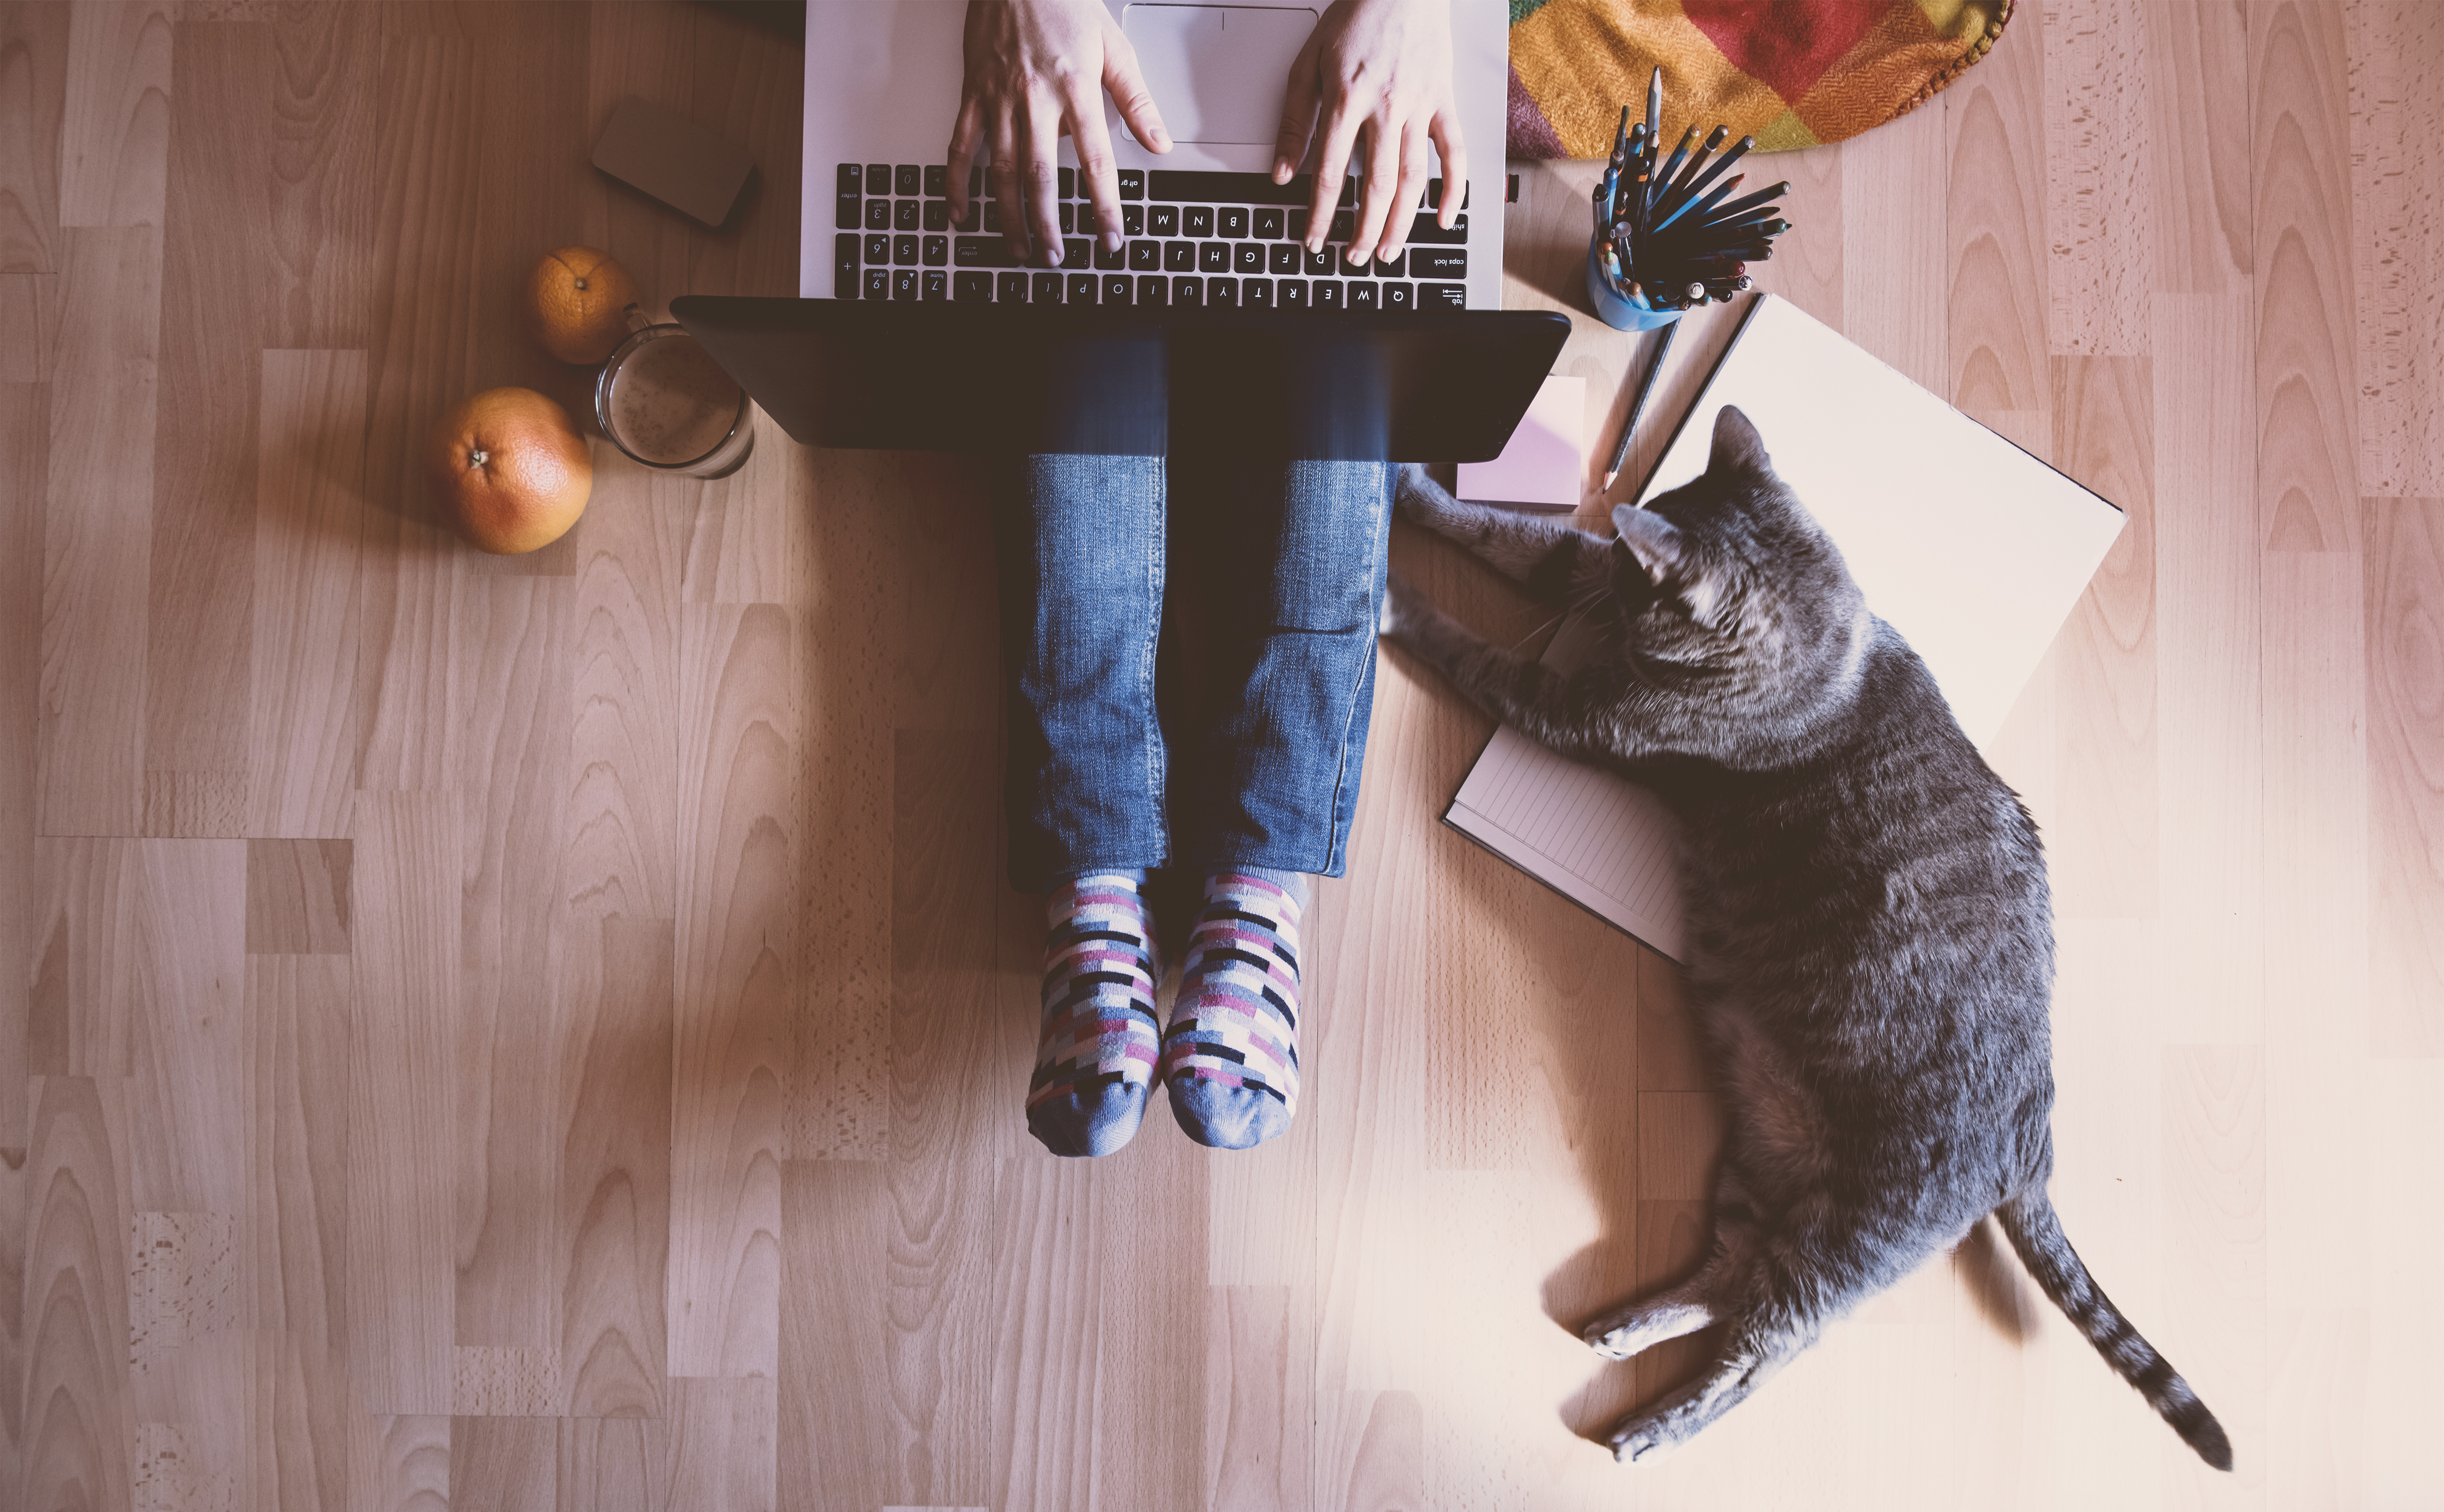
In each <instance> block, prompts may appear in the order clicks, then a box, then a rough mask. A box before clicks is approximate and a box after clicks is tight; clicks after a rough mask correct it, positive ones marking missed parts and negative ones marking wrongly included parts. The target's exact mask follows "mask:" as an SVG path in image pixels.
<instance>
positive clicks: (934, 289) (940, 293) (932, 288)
mask: <svg viewBox="0 0 2444 1512" xmlns="http://www.w3.org/2000/svg"><path fill="white" fill-rule="evenodd" d="M925 297H926V298H927V299H949V298H950V297H951V270H950V269H949V268H947V267H929V268H927V269H925Z"/></svg>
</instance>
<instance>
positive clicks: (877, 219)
mask: <svg viewBox="0 0 2444 1512" xmlns="http://www.w3.org/2000/svg"><path fill="white" fill-rule="evenodd" d="M865 229H866V230H870V231H887V230H890V229H891V201H889V200H887V199H869V200H867V201H866V202H865Z"/></svg>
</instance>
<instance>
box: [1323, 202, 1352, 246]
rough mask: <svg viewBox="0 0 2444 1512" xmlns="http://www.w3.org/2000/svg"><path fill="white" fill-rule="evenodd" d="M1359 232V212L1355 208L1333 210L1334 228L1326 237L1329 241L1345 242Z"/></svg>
mask: <svg viewBox="0 0 2444 1512" xmlns="http://www.w3.org/2000/svg"><path fill="white" fill-rule="evenodd" d="M1357 232H1358V212H1356V211H1354V210H1336V211H1334V212H1332V230H1330V231H1329V232H1327V233H1326V234H1325V236H1324V240H1325V241H1328V242H1345V241H1347V240H1349V238H1350V237H1352V236H1354V235H1356V234H1357Z"/></svg>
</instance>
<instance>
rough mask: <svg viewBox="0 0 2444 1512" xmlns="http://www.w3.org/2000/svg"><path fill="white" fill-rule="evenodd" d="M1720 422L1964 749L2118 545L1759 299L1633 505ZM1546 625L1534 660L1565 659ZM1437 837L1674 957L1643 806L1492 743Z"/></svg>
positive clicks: (2010, 454) (2015, 463)
mask: <svg viewBox="0 0 2444 1512" xmlns="http://www.w3.org/2000/svg"><path fill="white" fill-rule="evenodd" d="M1726 404H1736V405H1738V406H1739V407H1740V409H1741V410H1742V411H1743V412H1745V413H1746V414H1747V415H1748V417H1749V418H1750V420H1752V421H1754V422H1755V424H1756V428H1757V433H1758V434H1760V435H1761V436H1763V437H1764V440H1765V446H1766V451H1767V452H1768V453H1769V454H1770V455H1771V456H1772V458H1773V466H1774V470H1775V471H1776V472H1778V473H1780V474H1781V475H1782V478H1783V480H1784V481H1785V482H1787V483H1788V484H1789V485H1790V487H1791V489H1793V491H1795V492H1796V493H1797V494H1798V495H1799V498H1800V501H1801V502H1802V503H1803V504H1805V505H1806V506H1807V507H1808V509H1809V510H1810V511H1811V512H1812V513H1813V514H1814V515H1815V516H1816V518H1817V520H1818V521H1819V522H1820V523H1821V524H1822V525H1823V526H1824V529H1825V531H1826V533H1827V534H1829V535H1831V536H1832V538H1833V541H1834V544H1836V545H1839V546H1840V547H1841V548H1842V556H1843V558H1845V559H1846V560H1847V561H1848V562H1849V566H1850V572H1851V575H1852V576H1853V577H1855V578H1857V579H1858V580H1859V585H1860V587H1861V589H1862V590H1864V592H1865V594H1866V598H1867V607H1868V608H1869V609H1871V610H1873V611H1874V612H1875V613H1876V614H1878V615H1880V616H1882V617H1883V618H1885V619H1886V620H1888V621H1890V622H1891V624H1892V625H1893V627H1894V628H1895V629H1897V630H1898V631H1899V632H1900V633H1901V635H1902V636H1904V637H1906V638H1907V639H1908V641H1909V643H1910V645H1911V647H1912V648H1913V649H1914V650H1916V652H1917V654H1918V655H1919V656H1920V657H1921V658H1923V659H1924V660H1925V662H1926V664H1927V667H1928V669H1929V670H1930V671H1932V672H1933V673H1935V682H1936V683H1937V685H1939V686H1940V687H1941V688H1942V690H1943V692H1944V696H1945V697H1946V698H1948V699H1950V700H1951V703H1952V710H1953V715H1954V716H1955V717H1957V718H1958V719H1959V721H1960V727H1961V728H1962V729H1963V730H1965V731H1967V733H1968V735H1969V738H1970V739H1971V740H1972V741H1974V742H1976V743H1977V744H1978V745H1979V746H1981V747H1983V746H1985V745H1986V744H1987V743H1988V742H1990V741H1991V740H1992V739H1993V738H1994V736H1995V735H1996V733H1997V732H1998V731H1999V730H2000V729H2001V728H2002V725H2003V721H2004V719H2005V717H2006V716H2007V715H2009V712H2010V710H2011V705H2012V703H2013V702H2014V701H2015V700H2016V699H2017V698H2018V697H2019V694H2020V690H2021V689H2022V688H2024V687H2026V686H2027V681H2028V678H2029V677H2030V675H2032V674H2033V673H2035V672H2036V669H2037V664H2038V662H2040V661H2041V660H2043V659H2044V657H2045V655H2046V648H2047V647H2048V646H2049V645H2051V644H2052V642H2053V637H2054V636H2055V634H2056V633H2057V632H2058V631H2060V630H2061V629H2062V625H2063V621H2064V619H2066V618H2069V616H2070V612H2071V610H2072V609H2073V608H2074V607H2075V606H2076V605H2077V604H2078V602H2079V597H2080V595H2081V594H2082V593H2083V592H2084V591H2086V587H2087V581H2088V580H2089V579H2090V578H2091V577H2093V576H2095V573H2096V569H2097V567H2098V565H2099V564H2100V563H2101V562H2103V561H2104V555H2105V553H2106V552H2107V551H2109V550H2111V549H2112V546H2113V543H2114V540H2115V538H2116V537H2118V536H2119V535H2120V533H2121V526H2122V515H2121V511H2120V509H2118V508H2116V507H2114V506H2113V505H2112V504H2110V503H2108V502H2107V501H2105V500H2104V499H2102V498H2101V497H2100V496H2098V495H2097V494H2096V493H2094V492H2093V491H2091V490H2090V489H2086V488H2083V487H2082V486H2081V485H2080V484H2078V483H2075V482H2073V481H2072V480H2071V479H2069V478H2067V477H2064V475H2063V474H2062V473H2060V472H2057V471H2055V470H2053V469H2052V468H2050V467H2048V466H2046V464H2045V463H2044V462H2041V461H2039V460H2038V459H2037V458H2035V457H2033V456H2031V455H2029V454H2028V453H2027V452H2024V451H2022V450H2021V449H2020V448H2018V447H2017V446H2014V445H2012V444H2011V443H2010V442H2009V441H2007V440H2005V439H2003V438H2002V437H2001V436H1999V435H1997V434H1995V433H1993V432H1991V431H1990V430H1988V429H1987V428H1986V427H1984V426H1982V425H1980V424H1978V423H1977V422H1976V421H1974V420H1972V419H1971V418H1969V416H1967V415H1963V414H1961V413H1960V412H1959V411H1958V410H1955V409H1953V407H1952V406H1951V405H1949V404H1946V403H1945V402H1944V401H1943V400H1941V399H1939V398H1937V397H1935V396H1934V395H1932V394H1930V393H1928V392H1927V391H1926V390H1924V389H1922V388H1920V387H1918V386H1917V385H1916V383H1913V382H1911V381H1910V380H1909V379H1908V378H1904V377H1902V376H1901V375H1900V374H1899V373H1898V372H1896V371H1894V370H1893V369H1892V368H1890V367H1887V366H1885V365H1884V364H1883V363H1882V362H1880V361H1879V360H1876V359H1875V358H1873V357H1870V356H1869V355H1867V353H1866V352H1864V351H1863V350H1861V349H1860V348H1859V347H1857V346H1854V345H1852V344H1851V343H1850V342H1849V341H1845V340H1844V339H1843V338H1842V336H1841V335H1840V334H1839V333H1837V332H1835V331H1834V330H1832V329H1831V328H1830V327H1828V326H1826V325H1824V324H1823V323H1820V322H1818V321H1816V320H1814V319H1812V318H1810V317H1809V316H1808V315H1806V314H1805V312H1803V311H1802V310H1800V309H1799V308H1798V307H1797V306H1796V305H1793V304H1790V303H1788V302H1787V301H1785V300H1779V299H1775V298H1773V297H1771V296H1770V295H1762V296H1759V297H1758V298H1757V299H1756V300H1755V301H1754V302H1753V303H1752V304H1750V307H1749V308H1748V309H1747V310H1746V311H1744V312H1742V319H1741V323H1740V324H1739V326H1738V327H1737V329H1736V330H1735V331H1734V332H1733V333H1732V335H1731V342H1730V345H1729V347H1728V348H1727V349H1726V350H1725V352H1724V353H1723V355H1722V358H1721V360H1720V361H1719V362H1718V363H1717V364H1716V365H1715V367H1714V369H1713V374H1712V376H1711V377H1709V378H1706V379H1705V381H1704V384H1703V387H1702V389H1701V391H1700V392H1699V393H1698V395H1697V396H1696V400H1695V402H1694V404H1693V405H1691V406H1690V407H1689V408H1688V409H1686V410H1685V411H1684V412H1683V413H1682V415H1681V419H1680V425H1679V429H1678V430H1677V431H1676V433H1674V435H1673V437H1672V439H1671V441H1670V442H1669V443H1667V444H1666V445H1665V447H1664V449H1663V454H1662V459H1661V460H1660V461H1659V462H1658V463H1657V465H1656V467H1655V470H1654V471H1653V472H1652V473H1650V474H1649V475H1648V477H1647V480H1646V484H1645V486H1644V487H1643V488H1641V489H1639V493H1638V502H1639V504H1641V505H1643V504H1644V503H1645V502H1646V501H1647V500H1648V499H1651V498H1654V497H1656V496H1657V495H1659V494H1663V493H1668V492H1670V491H1671V490H1672V489H1676V488H1678V487H1679V486H1680V485H1682V484H1684V483H1687V482H1688V481H1689V480H1690V479H1692V478H1694V477H1695V476H1697V475H1698V474H1699V473H1701V472H1703V471H1705V470H1706V454H1707V452H1708V450H1709V448H1710V447H1711V445H1712V441H1713V426H1714V414H1715V412H1716V411H1717V410H1719V409H1721V408H1722V407H1723V406H1724V405H1726ZM1577 628H1578V627H1577V626H1576V625H1575V624H1572V625H1565V626H1564V627H1563V630H1562V633H1561V634H1560V635H1558V636H1555V637H1554V639H1553V644H1552V646H1551V647H1550V648H1549V649H1548V650H1547V651H1546V655H1545V660H1546V663H1547V664H1548V665H1553V666H1559V667H1566V666H1568V665H1569V664H1570V662H1571V661H1572V659H1573V658H1574V657H1575V656H1576V655H1579V654H1580V652H1581V649H1582V647H1583V640H1582V638H1581V637H1580V636H1577V635H1575V634H1573V632H1574V631H1575V630H1576V629H1577ZM1444 820H1445V821H1446V822H1448V823H1450V824H1452V825H1453V826H1454V827H1456V828H1458V829H1459V830H1461V831H1463V832H1465V833H1466V834H1468V835H1469V836H1471V837H1472V838H1473V839H1476V840H1478V841H1479V842H1481V843H1483V844H1484V845H1486V846H1487V847H1488V848H1490V849H1491V850H1492V851H1494V852H1495V853H1496V854H1498V855H1501V856H1503V857H1506V858H1508V859H1509V860H1510V861H1511V862H1513V863H1514V864H1516V865H1518V866H1520V867H1522V868H1524V869H1525V870H1526V871H1528V873H1530V874H1531V875H1533V876H1537V877H1539V878H1541V879H1543V880H1544V881H1546V883H1549V884H1550V885H1551V886H1553V887H1554V888H1556V889H1558V890H1560V891H1561V892H1562V893H1563V894H1565V895H1567V896H1568V897H1570V898H1572V899H1574V900H1575V901H1577V902H1579V903H1581V904H1583V906H1585V907H1586V908H1588V909H1589V910H1591V911H1593V912H1594V913H1597V914H1598V915H1600V916H1602V917H1603V918H1605V919H1608V920H1610V921H1611V922H1612V923H1613V924H1615V925H1617V926H1619V927H1620V928H1621V929H1623V930H1626V931H1629V932H1630V933H1631V934H1634V935H1636V936H1637V937H1638V938H1639V939H1640V940H1643V941H1644V942H1646V944H1648V945H1649V946H1651V947H1653V948H1654V949H1655V950H1659V951H1661V952H1662V953H1663V954H1665V955H1668V956H1670V957H1672V958H1673V959H1675V960H1678V959H1680V958H1681V951H1682V945H1681V928H1680V886H1679V870H1678V864H1677V861H1676V837H1675V835H1674V829H1673V823H1672V819H1671V816H1670V814H1669V813H1668V812H1667V811H1666V810H1665V809H1664V807H1663V805H1662V803H1661V802H1660V801H1658V800H1657V799H1656V798H1655V797H1654V796H1653V795H1652V794H1650V793H1648V792H1646V791H1645V790H1644V789H1643V788H1640V787H1639V786H1637V785H1636V784H1632V783H1629V782H1627V781H1625V780H1623V779H1621V778H1619V777H1616V776H1613V775H1611V774H1609V773H1606V772H1601V771H1598V770H1596V769H1595V768H1593V767H1589V766H1582V765H1578V764H1576V763H1574V762H1570V761H1567V760H1565V759H1564V758H1563V757H1560V756H1557V755H1555V754H1554V753H1553V752H1552V751H1550V750H1548V749H1546V747H1543V746H1540V745H1537V744H1536V743H1535V742H1533V741H1531V740H1528V738H1527V737H1526V736H1524V735H1521V734H1520V733H1518V731H1516V730H1514V729H1512V728H1509V726H1507V725H1506V726H1504V727H1502V728H1500V729H1498V730H1496V731H1495V732H1494V735H1493V739H1492V741H1491V742H1490V743H1489V744H1488V745H1487V747H1486V748H1485V753H1484V754H1483V755H1482V756H1480V757H1478V758H1477V762H1476V765H1475V766H1474V767H1473V768H1472V769H1471V770H1470V772H1469V774H1468V779H1467V781H1466V782H1464V783H1462V784H1460V789H1459V794H1458V796H1457V797H1456V798H1454V799H1453V801H1452V806H1451V809H1450V811H1449V812H1448V813H1446V814H1445V815H1444Z"/></svg>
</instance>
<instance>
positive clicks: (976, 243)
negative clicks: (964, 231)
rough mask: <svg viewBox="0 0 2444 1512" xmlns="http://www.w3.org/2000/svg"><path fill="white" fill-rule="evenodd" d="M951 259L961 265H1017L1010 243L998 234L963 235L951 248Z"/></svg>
mask: <svg viewBox="0 0 2444 1512" xmlns="http://www.w3.org/2000/svg"><path fill="white" fill-rule="evenodd" d="M951 261H952V262H954V263H956V264H957V265H958V266H959V267H1017V266H1018V259H1017V258H1015V257H1012V256H1010V255H1009V243H1008V242H1006V241H1003V240H1002V239H1001V238H1000V237H998V236H962V237H960V238H959V239H958V240H957V241H956V242H955V243H954V244H953V246H952V249H951Z"/></svg>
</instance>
